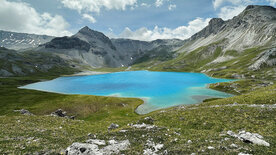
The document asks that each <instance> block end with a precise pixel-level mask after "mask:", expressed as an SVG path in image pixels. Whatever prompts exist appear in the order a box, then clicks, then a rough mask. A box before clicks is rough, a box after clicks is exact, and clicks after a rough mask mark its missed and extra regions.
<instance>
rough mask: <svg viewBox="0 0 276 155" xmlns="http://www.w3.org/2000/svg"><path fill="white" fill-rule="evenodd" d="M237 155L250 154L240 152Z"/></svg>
mask: <svg viewBox="0 0 276 155" xmlns="http://www.w3.org/2000/svg"><path fill="white" fill-rule="evenodd" d="M238 155H251V154H248V153H243V152H240V153H239V154H238Z"/></svg>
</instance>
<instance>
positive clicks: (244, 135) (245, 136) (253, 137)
mask: <svg viewBox="0 0 276 155" xmlns="http://www.w3.org/2000/svg"><path fill="white" fill-rule="evenodd" d="M227 134H228V135H229V136H231V137H235V138H238V139H240V140H241V141H243V142H245V143H253V144H257V145H263V146H270V144H269V143H268V142H266V141H265V140H264V139H263V138H264V137H263V136H261V135H259V134H257V133H250V132H246V131H241V132H239V133H238V134H235V133H234V132H232V131H228V132H227Z"/></svg>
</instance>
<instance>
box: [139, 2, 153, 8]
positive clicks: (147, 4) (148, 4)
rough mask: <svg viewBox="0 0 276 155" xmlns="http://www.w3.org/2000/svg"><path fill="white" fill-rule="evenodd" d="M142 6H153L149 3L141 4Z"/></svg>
mask: <svg viewBox="0 0 276 155" xmlns="http://www.w3.org/2000/svg"><path fill="white" fill-rule="evenodd" d="M141 6H143V7H147V8H149V7H150V6H151V5H150V4H147V3H141Z"/></svg>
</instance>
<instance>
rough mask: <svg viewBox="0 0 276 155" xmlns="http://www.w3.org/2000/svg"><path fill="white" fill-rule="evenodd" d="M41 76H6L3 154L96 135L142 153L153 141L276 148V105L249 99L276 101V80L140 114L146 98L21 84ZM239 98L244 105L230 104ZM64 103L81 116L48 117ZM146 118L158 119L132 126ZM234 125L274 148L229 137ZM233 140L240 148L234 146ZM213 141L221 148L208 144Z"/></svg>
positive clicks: (175, 148)
mask: <svg viewBox="0 0 276 155" xmlns="http://www.w3.org/2000/svg"><path fill="white" fill-rule="evenodd" d="M49 78H50V77H45V78H44V79H49ZM51 78H53V77H51ZM39 79H40V78H36V77H25V78H8V79H5V78H1V79H0V82H1V85H0V87H1V89H0V90H1V92H0V94H1V95H0V104H1V106H0V107H1V108H0V114H1V116H0V123H1V126H0V130H1V133H0V152H1V153H9V154H20V153H34V152H40V153H43V152H44V153H45V152H47V153H49V152H52V153H54V152H55V153H58V152H63V150H64V149H65V148H66V147H67V146H69V145H71V144H72V143H73V142H84V141H85V140H87V139H90V138H94V136H93V135H96V138H97V139H103V140H110V139H115V140H126V139H128V140H129V141H130V143H131V146H130V149H128V150H126V151H125V153H126V154H142V153H143V152H144V150H145V149H147V148H150V147H149V146H148V143H149V141H150V142H153V143H155V144H163V145H164V146H163V147H162V148H161V149H160V150H159V151H158V153H165V152H167V153H169V154H191V153H208V154H216V153H219V154H235V153H239V152H247V153H253V154H270V153H271V154H272V153H273V152H276V147H275V146H276V145H275V144H276V141H275V139H276V124H275V121H276V117H275V114H276V108H270V107H249V104H251V105H254V104H258V105H263V104H264V105H273V104H275V103H276V98H275V96H276V91H275V90H276V85H274V86H270V87H266V88H261V89H260V90H257V91H253V92H251V93H248V94H244V95H239V96H235V97H231V98H226V99H218V100H214V101H209V102H204V103H203V104H199V105H190V106H180V107H174V108H170V109H166V110H160V111H156V112H153V113H150V114H147V115H143V116H139V115H137V114H135V113H134V109H135V107H137V106H138V105H139V104H141V103H142V101H141V100H139V99H127V98H123V99H121V98H111V97H96V96H82V95H60V94H53V93H45V92H39V91H32V90H22V89H17V88H16V87H18V86H20V85H23V84H26V83H30V82H35V81H38V80H39ZM15 95H16V98H15ZM233 103H238V105H237V106H229V105H232V104H233ZM215 105H219V106H215ZM21 108H24V109H27V110H30V111H31V112H32V113H34V114H35V115H34V116H23V115H20V114H18V113H16V112H13V110H14V109H21ZM58 108H62V109H64V110H66V111H67V112H68V115H75V116H77V119H76V120H70V119H67V118H56V117H52V116H47V115H49V114H50V113H51V112H53V111H55V110H56V109H58ZM145 117H151V118H152V119H153V120H154V122H153V124H151V125H154V127H153V128H152V129H145V128H141V129H138V128H135V127H132V126H129V125H128V124H131V123H133V124H136V123H141V122H143V121H144V118H145ZM111 123H117V124H119V125H120V127H119V128H118V129H115V130H112V131H108V129H107V128H108V126H109V125H110V124H111ZM121 130H123V131H124V132H121ZM228 130H232V131H234V132H238V131H239V130H246V131H249V132H256V133H259V134H261V135H263V136H264V139H265V140H266V141H267V142H269V143H270V144H271V147H263V146H257V145H253V144H247V143H243V142H242V141H240V140H237V139H235V138H232V137H229V136H228V135H227V134H226V132H227V131H228ZM89 133H91V134H92V137H91V136H88V135H91V134H89ZM233 143H234V144H236V145H237V146H238V147H237V148H232V147H230V145H231V144H233ZM209 146H212V147H214V148H215V149H214V150H213V149H208V147H209Z"/></svg>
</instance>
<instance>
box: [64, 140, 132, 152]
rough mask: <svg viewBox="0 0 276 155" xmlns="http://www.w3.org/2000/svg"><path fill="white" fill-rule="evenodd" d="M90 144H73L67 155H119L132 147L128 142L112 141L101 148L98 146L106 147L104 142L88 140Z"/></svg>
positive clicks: (67, 150)
mask: <svg viewBox="0 0 276 155" xmlns="http://www.w3.org/2000/svg"><path fill="white" fill-rule="evenodd" d="M88 142H89V143H73V144H72V145H71V146H69V147H68V148H67V149H66V151H65V154H66V155H76V154H78V155H103V154H104V155H111V154H119V153H120V151H123V150H126V149H127V148H128V146H129V145H130V143H129V141H128V140H124V141H115V140H110V141H109V145H107V146H104V147H101V148H99V146H98V145H101V146H103V145H106V144H105V141H104V140H88Z"/></svg>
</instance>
